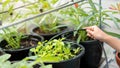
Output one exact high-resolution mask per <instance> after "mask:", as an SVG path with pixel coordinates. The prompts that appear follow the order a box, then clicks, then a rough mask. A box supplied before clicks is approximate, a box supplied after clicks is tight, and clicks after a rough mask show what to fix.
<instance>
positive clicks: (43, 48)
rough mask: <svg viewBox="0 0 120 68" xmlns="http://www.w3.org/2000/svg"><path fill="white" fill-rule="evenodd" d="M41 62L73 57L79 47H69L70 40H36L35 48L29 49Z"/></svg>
mask: <svg viewBox="0 0 120 68" xmlns="http://www.w3.org/2000/svg"><path fill="white" fill-rule="evenodd" d="M30 51H31V52H34V54H35V56H37V57H38V58H40V59H41V60H42V61H43V62H59V61H63V60H68V59H71V58H73V57H75V56H76V55H77V54H78V53H79V52H80V51H81V48H80V47H78V48H73V47H71V43H70V42H66V43H65V42H63V39H58V40H57V39H54V40H51V41H44V42H38V46H37V47H36V48H32V49H31V50H30Z"/></svg>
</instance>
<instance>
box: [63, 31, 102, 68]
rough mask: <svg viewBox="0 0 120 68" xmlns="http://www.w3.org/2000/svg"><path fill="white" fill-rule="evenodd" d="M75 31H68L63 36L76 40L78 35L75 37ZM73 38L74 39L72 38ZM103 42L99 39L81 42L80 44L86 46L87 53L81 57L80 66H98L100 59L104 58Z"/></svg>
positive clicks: (82, 67)
mask: <svg viewBox="0 0 120 68" xmlns="http://www.w3.org/2000/svg"><path fill="white" fill-rule="evenodd" d="M73 32H74V31H68V32H66V33H64V34H63V37H65V38H66V40H68V41H74V42H76V39H75V38H77V37H74V38H73V34H74V33H73ZM71 38H72V39H71ZM101 43H102V42H100V41H98V40H88V41H84V42H80V43H79V44H81V45H83V47H84V48H85V54H84V56H83V57H82V58H81V63H80V68H98V67H99V63H100V60H101V58H102V46H101V45H100V44H101Z"/></svg>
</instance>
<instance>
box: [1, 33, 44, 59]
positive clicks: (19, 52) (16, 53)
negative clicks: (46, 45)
mask: <svg viewBox="0 0 120 68" xmlns="http://www.w3.org/2000/svg"><path fill="white" fill-rule="evenodd" d="M26 36H28V37H27V38H25V39H22V40H23V41H25V40H32V41H35V43H34V44H35V46H30V47H26V48H20V49H15V50H13V49H12V50H11V49H6V48H5V46H6V45H7V44H8V43H7V41H5V40H2V41H1V42H0V47H1V49H2V50H3V51H4V52H5V53H8V54H11V57H10V59H9V60H10V61H16V60H22V59H23V58H25V57H27V56H29V49H31V48H33V47H36V45H37V43H38V41H43V37H42V36H38V35H26Z"/></svg>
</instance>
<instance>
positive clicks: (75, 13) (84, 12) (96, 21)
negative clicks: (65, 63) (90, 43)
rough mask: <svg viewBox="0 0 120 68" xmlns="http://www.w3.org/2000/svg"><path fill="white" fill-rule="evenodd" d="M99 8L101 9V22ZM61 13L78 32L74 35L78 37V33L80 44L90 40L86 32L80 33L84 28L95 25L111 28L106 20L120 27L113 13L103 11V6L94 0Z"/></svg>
mask: <svg viewBox="0 0 120 68" xmlns="http://www.w3.org/2000/svg"><path fill="white" fill-rule="evenodd" d="M99 8H101V21H100V10H99ZM60 13H61V15H62V16H63V18H64V19H66V20H67V21H69V22H70V24H71V25H70V26H71V27H73V29H74V30H78V32H76V31H75V33H74V35H77V33H78V34H79V35H80V36H79V37H78V40H77V41H78V42H80V41H86V40H89V38H87V35H85V34H86V33H85V32H84V31H79V30H80V29H82V28H84V27H87V26H93V25H97V26H100V25H101V24H102V25H107V26H109V25H108V24H107V23H106V22H105V21H106V20H111V21H113V22H114V23H115V25H116V26H117V27H119V26H118V21H119V19H118V18H116V17H114V16H113V15H112V13H113V11H108V10H105V9H103V8H102V6H99V5H98V4H97V3H94V2H93V1H92V0H88V1H84V2H81V3H78V4H77V7H75V6H70V7H67V8H65V9H64V10H61V12H60ZM73 25H74V26H73ZM100 28H101V27H100ZM79 32H80V33H79ZM85 36H86V37H85Z"/></svg>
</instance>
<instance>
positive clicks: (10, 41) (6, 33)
mask: <svg viewBox="0 0 120 68" xmlns="http://www.w3.org/2000/svg"><path fill="white" fill-rule="evenodd" d="M1 36H2V39H4V40H5V41H6V42H7V45H6V46H5V48H6V49H19V48H20V42H21V39H23V38H25V36H23V34H22V33H18V32H17V31H15V30H14V31H12V30H10V29H9V28H8V29H3V33H1Z"/></svg>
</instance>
